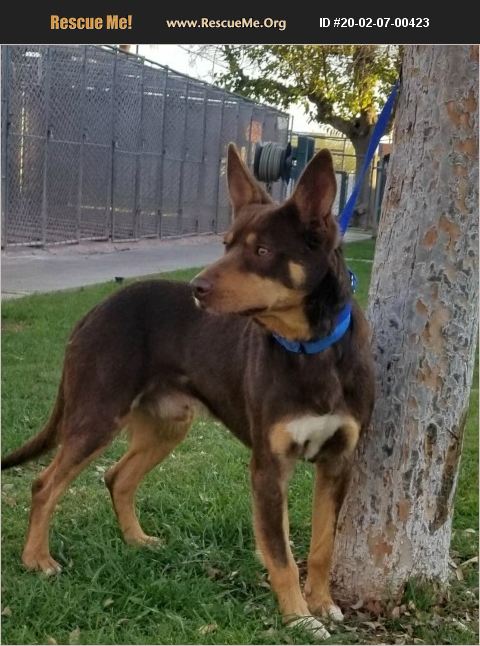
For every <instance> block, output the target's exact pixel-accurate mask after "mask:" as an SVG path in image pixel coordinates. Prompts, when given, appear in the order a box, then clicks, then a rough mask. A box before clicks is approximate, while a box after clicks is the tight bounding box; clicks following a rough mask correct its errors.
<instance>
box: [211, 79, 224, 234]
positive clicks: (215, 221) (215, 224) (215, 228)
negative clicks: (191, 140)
mask: <svg viewBox="0 0 480 646" xmlns="http://www.w3.org/2000/svg"><path fill="white" fill-rule="evenodd" d="M224 111H225V93H224V92H223V93H222V107H221V112H220V138H219V144H218V167H217V171H218V172H217V177H216V180H215V184H216V186H215V195H216V196H217V203H216V205H215V217H214V219H213V220H212V231H213V233H218V209H219V207H220V192H219V189H220V171H221V169H222V152H223V113H224Z"/></svg>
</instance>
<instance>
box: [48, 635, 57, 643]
mask: <svg viewBox="0 0 480 646" xmlns="http://www.w3.org/2000/svg"><path fill="white" fill-rule="evenodd" d="M47 644H58V642H57V640H56V639H55V637H52V636H51V635H48V637H47Z"/></svg>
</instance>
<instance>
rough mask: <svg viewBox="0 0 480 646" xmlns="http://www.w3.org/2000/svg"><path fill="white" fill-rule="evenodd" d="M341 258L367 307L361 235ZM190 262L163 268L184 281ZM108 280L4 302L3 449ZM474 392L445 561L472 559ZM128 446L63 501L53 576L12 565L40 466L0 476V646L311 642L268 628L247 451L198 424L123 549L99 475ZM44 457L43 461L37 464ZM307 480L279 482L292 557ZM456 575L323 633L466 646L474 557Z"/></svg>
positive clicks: (41, 404) (48, 386)
mask: <svg viewBox="0 0 480 646" xmlns="http://www.w3.org/2000/svg"><path fill="white" fill-rule="evenodd" d="M346 255H347V257H348V259H349V261H348V262H349V265H350V266H351V267H352V268H353V269H354V270H355V271H356V273H357V275H358V278H359V290H358V297H359V299H360V301H361V302H362V304H365V302H366V296H367V289H368V281H369V275H370V270H371V262H369V261H370V260H371V258H372V255H373V242H372V241H368V242H361V243H352V244H350V245H347V248H346ZM194 273H195V270H193V269H192V270H188V271H178V272H175V273H173V274H169V275H168V276H169V277H170V278H175V279H181V280H185V279H189V278H190V277H191V276H193V275H194ZM116 289H118V286H117V285H116V284H113V283H112V284H104V285H99V286H94V287H88V288H85V289H80V290H75V291H69V292H63V293H54V294H46V295H38V296H30V297H26V298H22V299H20V300H15V301H7V302H6V303H4V305H3V323H2V328H3V339H2V350H3V352H2V358H3V375H2V376H3V398H2V399H3V401H2V413H3V414H2V421H3V425H2V428H3V431H2V432H3V437H2V439H3V442H2V452H3V453H4V454H5V453H6V452H8V451H9V450H11V449H13V448H15V447H17V446H19V445H20V444H21V443H22V442H23V441H24V440H25V439H26V438H28V437H30V436H32V435H33V434H35V433H37V432H38V430H39V429H40V427H41V426H42V424H43V423H44V422H45V420H46V419H47V416H48V414H49V411H50V407H51V405H52V402H53V400H54V397H55V393H56V388H57V385H58V380H59V376H60V369H61V365H62V357H63V350H64V345H65V341H66V339H67V336H68V334H69V332H70V330H71V328H72V325H73V324H74V322H75V321H76V320H77V319H78V318H79V317H80V316H82V315H83V314H84V313H85V312H86V311H87V310H88V309H89V308H90V307H91V306H92V305H93V304H95V303H96V302H98V300H99V299H101V298H103V297H105V296H106V295H107V294H109V293H111V292H113V291H115V290H116ZM476 383H477V382H475V385H476ZM477 396H478V391H477V390H475V391H474V392H473V393H472V403H471V409H470V416H469V419H468V423H467V429H466V437H465V443H464V452H463V458H462V466H461V474H460V480H459V486H458V491H457V498H456V508H455V517H454V527H455V532H454V536H453V543H452V559H453V561H455V562H456V563H457V564H458V563H464V562H465V561H467V560H468V559H470V558H472V557H474V556H476V554H477V539H478V533H477V530H478V514H477V508H478V480H477V473H478V472H477V464H478V463H477V446H478V438H477V429H478V401H477ZM125 448H126V441H125V439H123V438H120V439H118V440H117V441H116V442H115V443H114V445H113V446H112V447H111V448H110V449H109V450H108V451H107V452H106V453H105V454H104V455H103V456H102V457H101V458H99V459H98V460H97V461H96V462H94V463H93V465H91V466H90V467H89V468H88V469H87V470H86V471H84V472H83V473H82V475H81V476H80V477H79V478H78V479H77V480H76V481H75V482H74V483H73V485H72V486H71V488H70V490H69V492H68V493H67V494H66V496H65V497H64V498H63V499H62V501H61V503H60V505H59V507H58V510H57V513H56V515H55V519H54V522H53V529H52V535H51V547H52V554H53V555H54V557H55V558H57V559H58V560H59V561H60V562H61V563H62V565H63V566H64V572H63V573H62V574H61V575H60V576H59V577H56V578H52V579H47V578H45V577H43V576H39V575H37V574H31V573H28V572H25V571H24V570H23V568H22V566H21V562H20V554H21V549H22V543H23V539H24V535H25V530H26V525H27V517H28V510H29V503H30V486H31V482H32V480H33V478H34V477H35V475H36V474H37V473H38V471H39V469H40V465H39V464H38V463H31V464H27V465H25V466H23V467H21V468H16V469H13V470H10V471H8V472H6V473H5V474H4V475H3V479H2V511H3V518H2V521H3V522H2V525H3V532H2V549H3V551H2V565H3V576H2V624H3V640H2V641H3V643H4V644H35V643H37V644H38V643H40V644H46V643H50V644H55V643H59V644H68V643H81V644H168V643H180V644H193V643H203V644H213V643H220V644H253V643H258V644H281V643H290V644H291V643H293V642H295V643H301V644H308V643H313V642H312V638H311V636H310V635H309V633H306V632H304V631H302V630H300V629H298V630H296V631H292V630H287V629H285V628H284V627H283V626H282V625H281V621H280V618H279V615H278V613H277V609H276V606H275V601H274V598H273V595H272V594H271V593H270V591H269V589H268V583H267V579H266V575H265V572H264V571H263V569H262V567H261V566H260V564H259V563H258V561H257V559H256V557H255V555H254V549H253V535H252V529H251V520H250V496H249V486H248V461H249V453H248V451H247V449H245V448H244V447H243V446H242V445H241V444H240V443H239V442H238V441H237V440H235V439H234V438H233V437H231V436H230V435H229V433H228V432H227V431H226V430H225V429H224V428H222V427H221V426H220V425H219V424H218V423H216V422H212V421H200V422H198V423H197V424H196V425H195V426H194V428H193V429H192V432H191V433H190V435H189V436H188V438H187V439H186V441H185V442H184V443H183V444H182V445H181V446H180V447H179V448H178V449H176V450H175V452H174V453H173V454H172V455H171V456H170V457H169V458H168V459H167V460H166V461H165V462H164V463H163V464H162V465H161V466H160V467H158V468H157V469H156V470H154V472H152V473H150V474H149V475H148V476H147V478H146V479H145V481H144V484H143V486H142V488H141V490H140V493H139V496H138V503H139V505H138V507H139V512H140V519H141V522H142V524H143V526H144V528H145V530H146V531H147V533H150V534H156V535H158V536H160V537H161V538H162V539H163V541H164V545H163V546H162V547H161V548H158V549H133V548H131V547H127V546H125V545H124V544H123V542H122V540H121V538H120V534H119V530H118V528H117V522H116V520H115V518H114V515H113V512H112V508H111V504H110V500H109V496H108V493H107V490H106V488H105V486H104V485H103V482H102V477H103V473H104V472H105V470H106V469H107V468H108V467H109V466H110V465H111V464H112V463H113V462H114V461H115V460H116V459H118V457H119V456H121V455H122V453H123V452H124V451H125ZM48 461H49V460H48V457H45V458H44V459H42V460H41V463H42V464H46V463H47V462H48ZM312 477H313V472H312V468H311V465H307V464H299V465H298V469H297V472H296V475H295V477H294V478H293V480H292V486H291V505H290V507H291V525H292V540H293V543H294V552H295V555H296V556H297V557H298V558H299V559H303V558H305V556H306V554H307V549H308V542H309V537H310V500H311V485H312ZM453 572H454V569H453V568H452V573H453ZM457 572H460V573H461V574H458V575H457V576H453V577H452V584H451V587H450V591H449V594H448V598H446V599H444V600H443V602H442V603H437V601H436V600H435V597H434V595H433V594H432V591H431V590H430V589H428V588H425V587H424V586H421V585H414V584H412V585H410V586H409V588H408V590H407V591H406V594H405V607H404V608H403V610H404V611H405V612H406V613H408V614H405V613H403V614H402V615H401V616H400V617H398V618H396V619H393V618H392V619H386V620H381V621H378V622H376V621H372V619H371V617H369V616H368V615H366V614H363V613H361V612H355V611H353V610H352V611H351V612H350V613H349V615H348V616H347V620H346V623H345V626H344V627H339V628H336V629H335V632H334V635H333V637H332V638H331V639H330V640H329V643H337V644H339V643H343V644H346V643H349V644H350V643H351V644H355V643H408V644H414V643H418V644H422V643H426V644H474V643H478V641H477V634H476V623H475V614H476V608H477V600H476V599H477V576H476V574H477V565H476V564H475V563H471V564H467V565H465V566H464V567H462V568H461V569H459V570H457ZM461 577H463V578H461Z"/></svg>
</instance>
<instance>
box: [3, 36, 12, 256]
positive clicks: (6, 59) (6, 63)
mask: <svg viewBox="0 0 480 646" xmlns="http://www.w3.org/2000/svg"><path fill="white" fill-rule="evenodd" d="M9 68H10V49H9V47H8V46H6V45H4V46H3V47H2V249H3V248H5V246H6V245H7V242H8V232H7V209H8V197H7V192H8V174H7V173H8V138H9V134H10V115H9V113H8V97H9V94H10V83H9V80H10V69H9Z"/></svg>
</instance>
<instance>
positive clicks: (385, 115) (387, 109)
mask: <svg viewBox="0 0 480 646" xmlns="http://www.w3.org/2000/svg"><path fill="white" fill-rule="evenodd" d="M398 87H399V81H397V82H396V83H395V85H394V86H393V88H392V91H391V92H390V96H389V97H388V99H387V101H386V103H385V105H384V106H383V110H382V111H381V112H380V116H379V117H378V121H377V123H376V124H375V127H374V129H373V132H372V136H371V137H370V141H369V143H368V148H367V152H366V154H365V159H364V160H363V166H362V169H361V171H360V175H359V176H358V180H357V183H356V184H355V188H354V189H353V191H352V193H351V195H350V197H349V198H348V200H347V203H346V204H345V206H344V207H343V211H342V213H341V214H340V217H339V219H338V226H339V228H340V233H341V234H342V237H343V236H344V235H345V232H346V230H347V229H348V224H349V222H350V220H351V218H352V215H353V209H354V207H355V202H356V201H357V198H358V194H359V193H360V189H361V187H362V186H363V180H364V179H365V174H366V172H367V170H368V167H369V166H370V163H371V161H372V159H373V156H374V154H375V151H376V150H377V148H378V144H379V143H380V139H381V138H382V137H383V135H384V134H385V130H386V129H387V125H388V121H389V119H390V115H391V114H392V109H393V104H394V103H395V98H396V96H397V92H398Z"/></svg>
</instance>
